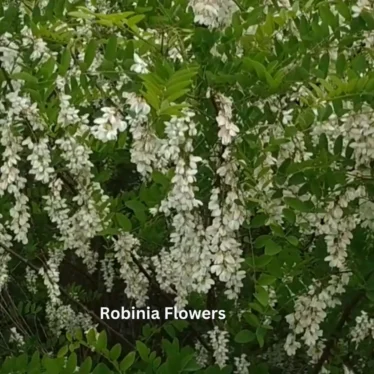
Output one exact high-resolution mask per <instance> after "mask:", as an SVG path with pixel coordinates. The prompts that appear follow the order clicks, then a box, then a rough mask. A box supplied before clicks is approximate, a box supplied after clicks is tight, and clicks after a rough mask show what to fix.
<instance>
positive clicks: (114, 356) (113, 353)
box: [109, 343, 122, 361]
mask: <svg viewBox="0 0 374 374" xmlns="http://www.w3.org/2000/svg"><path fill="white" fill-rule="evenodd" d="M121 351H122V347H121V344H119V343H117V344H116V345H115V346H114V347H113V348H112V349H111V350H110V353H109V357H110V359H111V360H112V361H117V360H118V358H119V356H120V355H121Z"/></svg>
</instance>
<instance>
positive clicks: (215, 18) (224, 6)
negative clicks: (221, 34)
mask: <svg viewBox="0 0 374 374" xmlns="http://www.w3.org/2000/svg"><path fill="white" fill-rule="evenodd" d="M189 7H191V8H192V10H193V12H194V15H195V18H194V20H195V22H196V23H199V24H202V25H205V26H208V27H209V28H218V27H226V26H229V25H230V24H231V19H232V16H233V14H234V13H235V12H236V11H237V10H238V6H237V5H236V3H235V2H234V1H233V0H190V1H189Z"/></svg>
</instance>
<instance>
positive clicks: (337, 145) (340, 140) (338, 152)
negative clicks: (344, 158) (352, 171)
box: [334, 135, 343, 156]
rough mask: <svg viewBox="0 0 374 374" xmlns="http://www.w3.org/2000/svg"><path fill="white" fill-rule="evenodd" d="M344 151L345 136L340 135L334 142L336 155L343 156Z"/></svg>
mask: <svg viewBox="0 0 374 374" xmlns="http://www.w3.org/2000/svg"><path fill="white" fill-rule="evenodd" d="M342 151H343V136H342V135H339V136H338V137H337V138H336V139H335V143H334V154H335V155H336V156H341V154H342Z"/></svg>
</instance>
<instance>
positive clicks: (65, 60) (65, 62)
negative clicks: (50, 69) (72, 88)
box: [58, 48, 71, 76]
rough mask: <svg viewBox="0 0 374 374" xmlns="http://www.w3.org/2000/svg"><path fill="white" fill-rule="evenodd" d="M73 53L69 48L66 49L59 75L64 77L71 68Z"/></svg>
mask: <svg viewBox="0 0 374 374" xmlns="http://www.w3.org/2000/svg"><path fill="white" fill-rule="evenodd" d="M70 61H71V53H70V50H69V48H65V49H64V51H63V52H62V55H61V63H60V67H59V70H58V73H59V74H60V75H61V76H64V75H65V74H66V72H67V71H68V69H69V67H70Z"/></svg>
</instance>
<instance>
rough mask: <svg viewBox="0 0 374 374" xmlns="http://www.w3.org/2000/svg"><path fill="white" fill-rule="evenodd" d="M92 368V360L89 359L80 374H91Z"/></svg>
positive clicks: (85, 361)
mask: <svg viewBox="0 0 374 374" xmlns="http://www.w3.org/2000/svg"><path fill="white" fill-rule="evenodd" d="M91 368H92V359H91V357H87V358H86V359H85V360H84V362H83V364H82V365H81V366H80V368H79V374H89V373H90V372H91Z"/></svg>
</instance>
